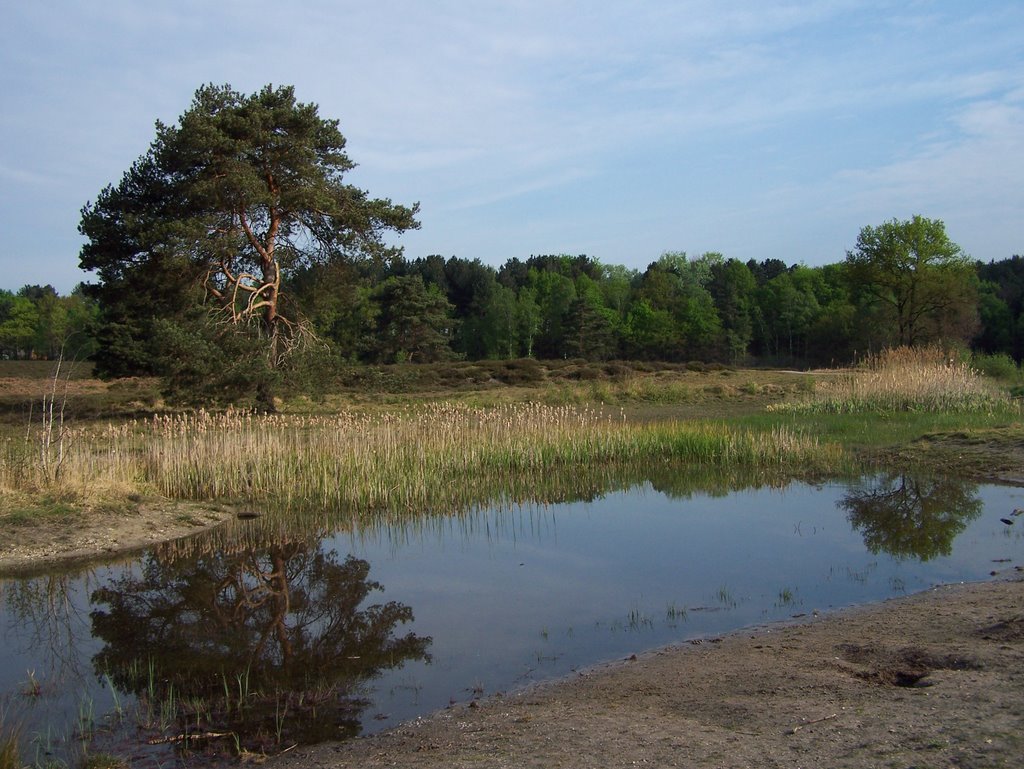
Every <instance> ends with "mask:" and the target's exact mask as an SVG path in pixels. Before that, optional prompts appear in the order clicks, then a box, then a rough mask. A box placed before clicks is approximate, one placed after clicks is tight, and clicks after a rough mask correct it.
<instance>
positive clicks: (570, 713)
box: [268, 568, 1024, 769]
mask: <svg viewBox="0 0 1024 769" xmlns="http://www.w3.org/2000/svg"><path fill="white" fill-rule="evenodd" d="M268 765H269V766H272V767H275V769H281V768H283V767H428V768H430V769H433V768H435V767H436V768H440V767H471V766H472V767H529V766H536V767H632V766H658V767H723V768H724V767H737V768H739V767H744V768H746V767H856V768H857V769H867V768H868V767H871V768H874V767H901V768H906V769H909V768H910V767H920V768H922V769H923V768H924V767H958V768H960V769H963V768H965V767H974V768H980V767H1021V766H1024V581H1020V572H1018V571H1016V570H1015V569H1013V568H1011V569H1009V570H1008V573H1006V574H1004V575H1001V576H1000V577H999V578H995V579H994V580H993V582H991V583H986V584H971V585H956V586H946V587H940V588H936V589H933V590H931V591H928V592H926V593H921V594H918V595H915V596H911V597H908V598H902V599H896V600H892V601H888V602H886V603H883V604H879V605H874V606H870V607H865V608H859V609H854V610H848V611H845V612H840V613H837V614H834V615H830V616H827V617H824V618H818V619H815V620H813V621H812V622H811V623H809V624H804V625H790V626H774V627H767V628H759V629H755V630H746V631H743V632H739V633H736V634H733V635H730V636H727V637H724V638H708V639H704V640H703V641H702V642H700V643H689V644H686V645H684V646H680V647H672V648H666V649H662V650H659V651H657V652H652V653H650V654H646V655H643V656H641V657H639V658H637V659H635V660H634V659H630V660H627V661H621V662H618V663H616V664H612V665H608V666H605V667H601V668H598V669H594V670H591V671H588V672H586V673H583V674H580V675H578V676H577V677H574V678H572V679H568V680H563V681H559V682H555V683H552V684H547V685H542V686H538V687H536V688H533V689H530V690H528V691H525V692H522V693H520V694H516V695H513V696H508V697H500V698H494V699H491V700H488V701H484V702H482V703H478V704H477V703H475V704H474V705H472V706H461V705H460V706H456V707H453V708H451V709H448V710H445V711H442V712H440V713H437V714H435V715H433V716H431V717H429V718H424V719H420V720H417V721H415V722H412V723H409V724H406V725H404V726H400V727H398V728H396V729H394V730H392V731H390V732H386V733H383V734H379V735H375V736H372V737H367V738H363V739H359V740H355V741H353V742H350V743H346V744H338V745H320V746H315V747H306V748H303V747H299V748H295V749H293V750H291V751H289V752H287V753H284V754H283V755H280V756H278V757H276V758H274V759H271V760H270V761H269V764H268Z"/></svg>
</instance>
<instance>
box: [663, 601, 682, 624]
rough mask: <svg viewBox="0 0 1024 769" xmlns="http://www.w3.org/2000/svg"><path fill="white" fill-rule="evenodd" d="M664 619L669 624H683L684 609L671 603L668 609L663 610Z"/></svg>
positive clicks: (673, 602)
mask: <svg viewBox="0 0 1024 769" xmlns="http://www.w3.org/2000/svg"><path fill="white" fill-rule="evenodd" d="M665 619H666V620H668V621H669V622H670V623H671V622H685V621H686V607H685V606H676V602H675V601H672V602H671V603H670V604H669V605H668V608H667V609H665Z"/></svg>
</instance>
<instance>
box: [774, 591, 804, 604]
mask: <svg viewBox="0 0 1024 769" xmlns="http://www.w3.org/2000/svg"><path fill="white" fill-rule="evenodd" d="M796 603H799V601H798V600H797V598H796V594H795V593H794V592H793V591H792V590H790V589H789V588H788V587H784V588H782V590H780V591H779V596H778V599H777V600H776V601H775V608H777V609H783V608H785V607H787V606H792V605H794V604H796Z"/></svg>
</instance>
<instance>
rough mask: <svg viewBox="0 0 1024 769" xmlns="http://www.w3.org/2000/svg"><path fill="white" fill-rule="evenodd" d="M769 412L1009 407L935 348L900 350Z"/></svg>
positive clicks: (951, 410) (964, 367) (978, 378)
mask: <svg viewBox="0 0 1024 769" xmlns="http://www.w3.org/2000/svg"><path fill="white" fill-rule="evenodd" d="M768 408H769V410H770V411H774V412H783V413H797V414H815V413H833V414H853V413H861V412H880V413H892V412H902V411H918V412H932V413H938V412H947V413H964V412H975V411H992V410H994V409H1007V408H1013V404H1012V402H1011V401H1010V399H1009V398H1008V397H1007V395H1006V394H1005V393H1002V392H1000V390H999V388H998V387H996V386H995V385H994V384H993V383H992V382H991V380H989V379H986V378H985V377H984V376H982V375H981V374H980V373H979V372H978V371H977V370H975V369H974V368H972V367H971V366H970V365H969V364H968V363H965V362H963V361H960V360H958V359H957V358H955V357H952V356H950V355H948V354H947V353H946V352H945V351H944V350H942V349H941V348H939V347H913V348H912V347H899V348H893V349H889V350H885V351H883V352H881V353H879V354H877V355H872V356H870V357H868V358H867V359H865V360H864V361H863V362H862V364H861V365H860V366H858V367H857V368H854V369H851V370H850V371H849V372H844V373H842V374H839V375H837V376H835V377H832V378H823V379H821V380H820V381H818V382H817V383H816V386H815V388H814V392H813V393H812V394H810V395H809V396H808V397H805V398H803V399H800V400H796V401H792V402H788V403H779V404H773V405H771V406H769V407H768Z"/></svg>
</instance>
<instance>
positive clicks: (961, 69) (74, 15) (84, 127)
mask: <svg viewBox="0 0 1024 769" xmlns="http://www.w3.org/2000/svg"><path fill="white" fill-rule="evenodd" d="M4 27H5V32H4V38H5V40H4V46H3V47H2V48H0V64H2V66H0V81H2V84H3V93H4V104H3V109H2V111H0V230H2V232H3V239H2V241H0V271H2V278H0V287H3V288H9V289H15V288H18V287H19V286H21V285H22V284H25V283H52V284H53V285H54V286H56V287H57V288H58V290H60V291H62V292H66V291H69V290H70V289H71V288H72V287H73V286H74V285H75V283H77V282H78V281H79V280H82V279H88V277H89V276H88V275H86V274H85V273H82V272H80V271H79V270H78V268H77V265H78V250H79V248H80V246H81V237H80V236H79V235H78V232H77V225H78V218H79V211H80V209H81V207H82V205H83V204H84V203H85V202H86V201H88V200H91V199H94V198H95V197H96V194H97V193H98V192H99V190H100V189H101V188H102V187H103V186H105V185H106V184H108V183H116V182H117V181H118V180H119V179H120V177H121V175H122V174H123V173H124V171H125V170H126V169H127V168H128V167H129V166H130V164H131V163H132V161H133V160H135V159H136V158H137V157H138V156H140V155H141V154H143V153H144V152H145V151H146V149H147V147H148V146H149V143H150V142H151V141H152V139H153V137H154V128H153V125H154V121H156V120H157V119H159V120H162V121H164V122H167V123H173V122H175V121H176V119H177V118H178V116H179V115H180V114H181V113H182V112H183V111H184V110H185V109H186V108H187V107H188V105H189V102H190V101H191V98H192V95H193V93H194V92H195V90H196V88H198V87H199V86H200V85H202V84H204V83H218V84H220V83H230V84H231V85H232V86H233V87H234V88H235V89H236V90H239V91H243V92H246V93H249V92H253V91H256V90H258V89H259V88H260V87H262V86H263V85H265V84H267V83H273V84H275V85H279V84H290V85H294V86H295V88H296V93H297V96H298V98H299V99H300V100H301V101H305V102H315V103H317V104H319V105H320V114H321V116H323V117H328V118H337V119H338V120H339V121H340V127H341V130H342V133H344V134H345V136H346V137H347V138H348V142H349V143H348V150H349V154H350V156H351V157H352V159H353V160H354V161H355V162H356V163H358V164H359V165H358V168H357V169H356V170H355V171H353V172H352V173H351V174H350V176H349V177H348V178H349V181H350V182H352V183H354V184H357V185H358V186H360V187H363V188H365V189H368V190H369V191H370V192H371V194H373V195H374V196H377V197H389V198H391V199H393V200H395V201H396V202H400V203H405V204H409V203H412V202H415V201H419V202H420V204H421V217H420V219H421V222H422V229H421V230H419V231H417V232H413V233H408V234H406V235H405V236H403V237H402V238H401V239H400V240H399V241H398V242H399V243H401V244H403V245H404V246H405V249H406V255H407V256H408V257H410V258H415V257H418V256H426V255H428V254H433V253H439V254H442V255H445V256H451V255H456V256H460V257H463V258H468V259H473V258H479V259H481V260H482V261H484V262H485V263H488V264H493V265H495V266H497V265H500V264H501V263H502V262H504V261H505V260H506V259H508V258H510V257H520V258H526V257H529V256H530V255H531V254H541V253H570V254H579V253H586V254H589V255H591V256H593V257H596V258H598V259H600V260H601V261H602V262H605V263H609V264H624V265H627V266H629V267H635V268H639V269H642V268H643V267H645V266H646V265H647V264H648V263H649V262H651V261H653V260H655V259H657V258H658V256H659V255H660V254H661V253H662V252H664V251H669V250H671V251H678V250H684V251H687V252H688V253H690V254H692V255H696V254H699V253H702V252H704V251H721V252H722V253H724V254H725V255H726V256H730V257H737V258H739V259H742V260H747V259H751V258H753V259H765V258H778V259H782V260H784V261H786V262H787V263H795V262H802V263H805V264H809V265H817V264H825V263H830V262H837V261H841V260H842V259H843V258H844V257H845V253H846V251H847V249H849V248H851V247H852V246H853V244H854V241H855V240H856V237H857V233H858V232H859V230H860V228H861V227H863V226H865V225H876V224H880V223H881V222H883V221H886V220H888V219H892V218H899V219H905V218H909V217H911V216H912V215H914V214H922V215H924V216H927V217H930V218H937V219H942V220H943V221H945V223H946V229H947V232H948V233H949V235H950V237H951V238H952V239H953V240H955V241H956V242H957V243H959V244H960V245H961V246H962V247H963V248H964V250H965V251H967V252H968V253H969V254H970V255H971V256H973V257H974V258H977V259H981V260H983V261H988V260H990V259H997V260H998V259H1004V258H1007V257H1009V256H1012V255H1013V254H1015V253H1024V42H1022V41H1024V3H1021V2H1020V0H1006V1H1001V0H992V1H986V2H978V3H973V2H971V3H969V2H962V1H958V2H929V1H927V0H921V1H919V2H914V1H913V0H910V1H907V2H870V1H868V2H865V1H863V0H861V1H858V2H846V1H844V0H823V1H822V2H813V0H807V1H805V2H791V3H773V2H757V1H755V0H750V1H749V2H748V1H746V0H735V1H733V0H707V2H705V1H704V0H680V1H679V2H668V1H667V0H666V1H664V2H654V1H647V0H636V1H635V2H629V1H628V0H622V1H621V2H618V3H595V2H582V1H577V0H564V1H562V0H536V1H535V0H509V1H508V2H488V1H487V0H474V1H472V2H470V0H464V1H457V0H431V2H426V1H425V0H423V1H420V2H414V1H413V0H375V2H372V3H370V2H365V1H363V2H344V1H331V0H306V1H305V2H302V3H291V2H288V0H276V1H275V2H267V1H266V0H247V1H246V2H236V1H235V0H220V2H217V3H208V2H206V0H195V1H192V0H179V1H177V2H175V1H174V0H169V1H168V2H164V3H159V4H157V3H150V2H144V0H137V1H136V2H132V1H131V0H104V2H102V3H97V2H77V1H72V0H50V2H45V3H43V2H40V3H16V4H9V7H7V8H5V11H4Z"/></svg>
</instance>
